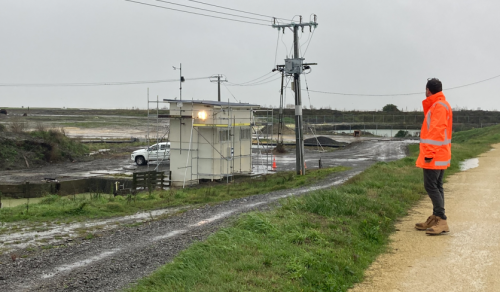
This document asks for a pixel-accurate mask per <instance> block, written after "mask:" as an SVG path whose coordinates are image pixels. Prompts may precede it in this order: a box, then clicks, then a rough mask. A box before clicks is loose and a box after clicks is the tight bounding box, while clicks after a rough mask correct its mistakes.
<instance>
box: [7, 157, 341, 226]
mask: <svg viewBox="0 0 500 292" xmlns="http://www.w3.org/2000/svg"><path fill="white" fill-rule="evenodd" d="M344 170H346V168H345V167H335V168H327V169H317V170H311V171H308V173H307V175H306V176H297V175H295V174H294V172H282V173H278V174H275V175H266V176H261V177H255V178H245V179H240V180H238V181H236V182H234V183H230V184H225V183H220V184H215V185H212V186H209V187H203V186H199V187H192V188H186V189H173V190H169V191H155V192H152V193H151V194H149V193H140V194H138V195H135V196H133V195H129V196H117V197H113V196H112V195H109V194H100V193H94V194H91V195H89V196H78V197H73V196H67V197H60V196H57V195H50V196H47V197H45V198H44V199H43V200H42V201H41V202H40V203H37V204H30V205H29V206H27V205H26V204H23V205H20V206H17V207H12V208H2V209H0V222H15V221H22V220H26V221H32V222H46V221H52V220H63V221H66V222H67V221H74V220H86V219H89V218H109V217H115V216H123V215H130V214H135V213H137V212H138V211H147V210H154V209H161V208H166V207H176V206H186V205H197V204H207V203H209V204H211V203H217V202H221V201H227V200H231V199H234V198H241V197H246V196H250V195H256V194H264V193H268V192H271V191H276V190H282V189H290V188H296V187H300V186H305V185H309V184H312V183H314V182H316V181H318V180H321V179H324V178H325V177H327V176H328V175H329V174H332V173H334V172H339V171H344ZM0 196H1V194H0Z"/></svg>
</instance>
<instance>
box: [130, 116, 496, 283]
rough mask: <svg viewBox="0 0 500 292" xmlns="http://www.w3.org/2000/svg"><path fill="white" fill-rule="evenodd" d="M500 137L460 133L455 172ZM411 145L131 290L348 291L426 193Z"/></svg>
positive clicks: (260, 215)
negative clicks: (400, 155) (393, 157)
mask: <svg viewBox="0 0 500 292" xmlns="http://www.w3.org/2000/svg"><path fill="white" fill-rule="evenodd" d="M499 142H500V126H494V127H489V128H483V129H475V130H471V131H466V132H459V133H456V134H454V138H453V159H452V164H451V167H450V168H449V170H448V171H447V172H446V173H447V175H450V174H453V173H455V172H457V171H458V170H459V162H460V161H461V160H464V159H467V158H472V157H475V156H477V155H478V154H480V153H483V152H485V151H487V150H488V149H489V148H490V145H491V144H493V143H499ZM410 150H411V155H410V156H409V157H407V158H404V159H401V160H399V161H395V162H390V163H377V164H376V165H374V166H372V167H371V168H370V169H368V170H367V171H365V172H364V173H362V174H360V175H358V176H357V177H355V178H353V179H351V180H350V181H349V182H347V183H346V184H344V185H342V186H340V187H338V188H332V189H330V190H323V191H316V192H313V193H311V194H310V195H308V196H304V197H300V198H290V199H287V200H284V201H283V202H282V203H283V204H282V207H280V208H277V209H275V210H273V211H268V212H253V213H250V214H246V215H242V216H240V217H239V218H238V219H237V220H236V221H235V222H234V224H233V226H232V227H229V228H224V229H222V230H221V231H219V232H217V233H216V234H214V235H212V236H211V237H209V238H208V239H207V240H206V241H204V242H199V243H196V244H194V245H192V246H191V247H190V248H189V249H187V250H186V251H184V252H182V253H181V254H180V255H179V256H178V257H177V258H176V259H175V260H174V261H173V262H172V263H170V264H167V265H165V266H164V267H162V268H160V269H159V270H157V271H156V272H155V273H154V274H152V275H151V276H149V277H147V278H145V279H143V280H141V281H140V282H139V283H138V284H137V285H136V286H135V287H133V288H131V289H130V291H346V290H347V289H348V288H349V287H352V285H353V284H354V283H356V282H359V281H361V280H362V279H363V272H364V270H365V269H366V268H367V267H368V266H369V265H370V263H371V262H372V261H373V260H374V259H375V258H376V256H377V255H379V254H380V253H382V252H384V251H385V250H386V247H387V243H388V237H389V235H390V233H392V232H393V231H394V222H395V221H396V220H397V219H398V218H400V217H402V216H404V215H406V214H407V211H408V209H410V208H411V207H412V206H413V205H414V204H415V203H416V202H417V201H418V200H420V199H421V198H422V196H423V195H425V190H424V188H423V182H422V171H421V170H420V169H417V168H415V166H414V164H415V159H416V156H417V152H418V145H414V146H412V147H411V149H410ZM422 219H425V218H422ZM422 236H424V235H422Z"/></svg>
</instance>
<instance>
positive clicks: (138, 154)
mask: <svg viewBox="0 0 500 292" xmlns="http://www.w3.org/2000/svg"><path fill="white" fill-rule="evenodd" d="M130 158H131V159H132V160H133V161H135V163H137V165H146V164H148V161H152V160H156V161H163V160H169V159H170V142H162V143H158V144H154V145H152V146H150V147H149V148H144V149H139V150H135V151H134V152H132V154H131V155H130Z"/></svg>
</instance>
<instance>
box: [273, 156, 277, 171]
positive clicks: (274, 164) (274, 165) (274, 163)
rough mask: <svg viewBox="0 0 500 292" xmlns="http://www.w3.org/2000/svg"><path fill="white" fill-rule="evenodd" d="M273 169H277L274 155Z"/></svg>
mask: <svg viewBox="0 0 500 292" xmlns="http://www.w3.org/2000/svg"><path fill="white" fill-rule="evenodd" d="M273 169H276V157H274V156H273Z"/></svg>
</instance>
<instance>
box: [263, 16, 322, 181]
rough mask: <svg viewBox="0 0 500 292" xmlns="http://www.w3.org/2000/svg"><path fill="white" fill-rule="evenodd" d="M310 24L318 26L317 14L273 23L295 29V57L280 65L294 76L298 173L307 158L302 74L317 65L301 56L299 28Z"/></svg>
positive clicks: (301, 170)
mask: <svg viewBox="0 0 500 292" xmlns="http://www.w3.org/2000/svg"><path fill="white" fill-rule="evenodd" d="M306 26H308V27H309V30H311V29H312V27H314V28H316V27H317V26H318V23H317V22H316V15H314V21H311V22H307V23H302V16H300V23H293V22H292V23H290V24H273V27H274V28H278V29H279V30H283V33H285V28H290V29H293V48H294V54H293V55H294V56H293V57H294V58H293V59H285V65H279V66H277V67H278V68H279V67H281V66H282V67H283V68H284V71H285V73H286V74H287V75H292V76H293V81H294V82H293V90H294V92H295V151H296V160H295V166H296V170H297V174H298V175H305V173H306V169H305V160H304V134H303V120H302V97H301V88H300V74H302V72H303V70H304V69H310V65H317V64H316V63H311V64H304V63H303V62H304V58H301V57H300V54H299V46H300V44H299V28H301V29H302V31H303V30H304V27H306Z"/></svg>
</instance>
